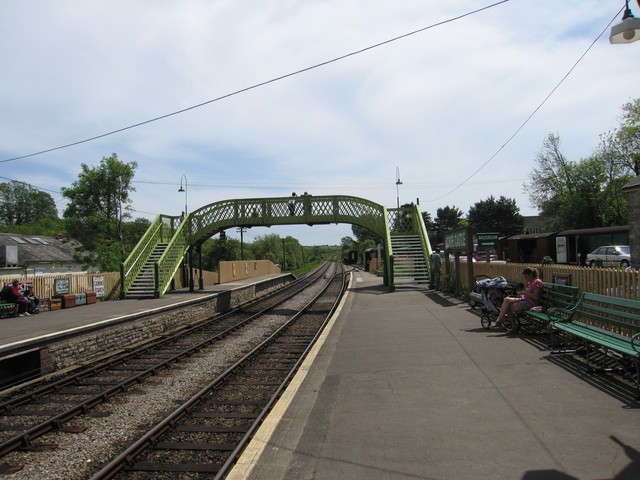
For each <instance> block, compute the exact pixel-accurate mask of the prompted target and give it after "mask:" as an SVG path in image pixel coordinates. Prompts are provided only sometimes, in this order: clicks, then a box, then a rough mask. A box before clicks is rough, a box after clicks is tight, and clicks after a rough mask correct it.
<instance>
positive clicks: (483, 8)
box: [0, 0, 509, 163]
mask: <svg viewBox="0 0 640 480" xmlns="http://www.w3.org/2000/svg"><path fill="white" fill-rule="evenodd" d="M508 1H509V0H501V1H498V2H495V3H492V4H490V5H487V6H485V7H481V8H478V9H476V10H472V11H470V12H467V13H464V14H462V15H458V16H457V17H453V18H450V19H448V20H443V21H441V22H437V23H434V24H432V25H429V26H427V27H423V28H420V29H418V30H414V31H412V32H409V33H405V34H403V35H400V36H397V37H394V38H391V39H389V40H385V41H383V42H380V43H376V44H374V45H371V46H369V47H365V48H362V49H360V50H356V51H354V52H351V53H347V54H345V55H341V56H339V57H336V58H333V59H332V60H327V61H325V62H321V63H318V64H315V65H312V66H310V67H306V68H303V69H300V70H296V71H294V72H291V73H287V74H285V75H281V76H279V77H275V78H272V79H271V80H267V81H265V82H261V83H256V84H254V85H252V86H250V87H246V88H242V89H240V90H236V91H235V92H231V93H227V94H225V95H222V96H220V97H217V98H214V99H211V100H207V101H206V102H202V103H199V104H197V105H193V106H191V107H187V108H183V109H181V110H177V111H175V112H172V113H167V114H165V115H161V116H159V117H155V118H151V119H149V120H145V121H142V122H138V123H134V124H133V125H129V126H127V127H122V128H119V129H117V130H113V131H111V132H107V133H103V134H101V135H96V136H94V137H90V138H86V139H84V140H79V141H77V142H73V143H68V144H66V145H61V146H59V147H53V148H48V149H46V150H41V151H39V152H35V153H30V154H28V155H21V156H19V157H14V158H7V159H5V160H0V163H5V162H13V161H15V160H22V159H24V158H29V157H34V156H36V155H42V154H43V153H49V152H54V151H56V150H62V149H64V148H69V147H74V146H76V145H80V144H83V143H87V142H91V141H93V140H98V139H100V138H104V137H108V136H110V135H114V134H116V133H121V132H124V131H126V130H131V129H133V128H136V127H141V126H143V125H147V124H149V123H153V122H157V121H159V120H164V119H165V118H169V117H173V116H175V115H179V114H181V113H185V112H188V111H190V110H195V109H196V108H200V107H204V106H205V105H209V104H211V103H214V102H219V101H220V100H224V99H227V98H229V97H233V96H235V95H239V94H241V93H244V92H248V91H250V90H254V89H256V88H260V87H264V86H266V85H269V84H271V83H274V82H278V81H280V80H284V79H285V78H289V77H293V76H295V75H299V74H301V73H305V72H308V71H310V70H314V69H316V68H320V67H324V66H326V65H329V64H332V63H335V62H339V61H341V60H344V59H346V58H349V57H353V56H355V55H359V54H361V53H364V52H367V51H369V50H373V49H374V48H378V47H381V46H383V45H387V44H389V43H392V42H396V41H398V40H402V39H404V38H407V37H410V36H412V35H416V34H418V33H422V32H424V31H426V30H430V29H432V28H435V27H439V26H442V25H445V24H447V23H451V22H455V21H457V20H460V19H463V18H465V17H469V16H471V15H474V14H476V13H480V12H483V11H485V10H488V9H490V8H493V7H496V6H498V5H501V4H503V3H507V2H508Z"/></svg>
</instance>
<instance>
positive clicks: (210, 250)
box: [202, 238, 240, 272]
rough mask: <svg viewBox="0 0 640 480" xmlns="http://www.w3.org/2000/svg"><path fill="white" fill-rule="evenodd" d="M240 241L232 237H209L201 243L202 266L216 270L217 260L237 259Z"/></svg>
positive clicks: (205, 268)
mask: <svg viewBox="0 0 640 480" xmlns="http://www.w3.org/2000/svg"><path fill="white" fill-rule="evenodd" d="M239 250H240V241H238V240H236V239H233V238H226V239H221V238H210V239H208V240H207V241H205V242H204V244H203V245H202V268H203V269H204V270H210V271H216V272H217V271H218V262H223V261H229V260H237V259H239V258H240V256H239V255H238V254H237V252H238V251H239Z"/></svg>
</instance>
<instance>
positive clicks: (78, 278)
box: [0, 272, 120, 300]
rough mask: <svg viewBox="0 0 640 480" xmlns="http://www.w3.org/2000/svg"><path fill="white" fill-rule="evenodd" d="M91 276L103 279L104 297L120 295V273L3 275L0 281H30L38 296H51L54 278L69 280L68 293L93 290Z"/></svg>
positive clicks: (113, 297) (112, 297)
mask: <svg viewBox="0 0 640 480" xmlns="http://www.w3.org/2000/svg"><path fill="white" fill-rule="evenodd" d="M93 277H102V278H103V279H104V295H105V297H104V298H105V299H107V300H109V299H115V298H118V296H119V295H120V273H118V272H106V273H86V272H83V273H55V274H46V275H4V276H0V282H2V285H3V286H4V285H5V284H7V283H11V282H12V281H14V280H18V281H19V282H20V283H23V282H30V283H32V284H33V288H34V290H35V294H36V295H37V296H38V297H40V298H47V297H52V296H53V295H55V291H54V285H55V281H56V279H61V278H62V279H65V278H66V279H68V280H69V293H82V292H88V291H92V290H93Z"/></svg>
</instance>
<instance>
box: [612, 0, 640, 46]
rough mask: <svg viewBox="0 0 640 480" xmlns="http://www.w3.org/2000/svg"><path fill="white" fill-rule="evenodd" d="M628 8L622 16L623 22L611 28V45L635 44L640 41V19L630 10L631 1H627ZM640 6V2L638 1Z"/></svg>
mask: <svg viewBox="0 0 640 480" xmlns="http://www.w3.org/2000/svg"><path fill="white" fill-rule="evenodd" d="M625 4H626V8H625V10H624V14H623V15H622V21H621V22H620V23H618V24H616V25H614V26H613V27H611V34H610V35H609V43H612V44H620V43H633V42H637V41H638V40H640V18H636V17H634V16H633V13H631V9H630V8H629V0H625ZM638 5H640V0H638Z"/></svg>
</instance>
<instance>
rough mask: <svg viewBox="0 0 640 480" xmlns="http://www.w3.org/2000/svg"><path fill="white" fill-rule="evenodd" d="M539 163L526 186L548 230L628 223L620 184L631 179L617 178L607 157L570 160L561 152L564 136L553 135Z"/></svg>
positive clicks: (545, 142)
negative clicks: (561, 141) (561, 140)
mask: <svg viewBox="0 0 640 480" xmlns="http://www.w3.org/2000/svg"><path fill="white" fill-rule="evenodd" d="M536 162H537V164H538V167H537V168H535V169H534V170H533V172H532V173H531V174H530V175H529V183H528V184H526V185H525V187H526V189H527V190H528V192H529V198H530V199H531V201H532V203H533V204H534V205H535V206H536V207H538V209H539V210H540V212H541V213H542V215H543V216H544V218H545V224H546V225H545V226H546V228H547V230H548V231H557V230H564V229H569V228H592V227H608V226H613V225H620V224H624V223H626V208H627V207H626V198H625V197H624V195H623V194H622V192H621V191H620V185H621V184H623V183H624V182H625V181H626V180H628V178H627V177H619V176H617V175H616V174H615V173H614V171H615V169H614V168H613V165H612V164H611V163H608V162H607V159H606V158H604V157H602V156H600V157H598V156H593V157H589V158H587V159H582V160H580V161H579V162H574V161H570V160H567V158H566V157H565V156H564V155H563V154H562V152H561V150H560V137H559V136H558V135H554V134H549V135H548V137H547V138H546V139H545V141H544V143H543V148H542V150H541V151H540V152H539V153H538V155H537V157H536Z"/></svg>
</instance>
